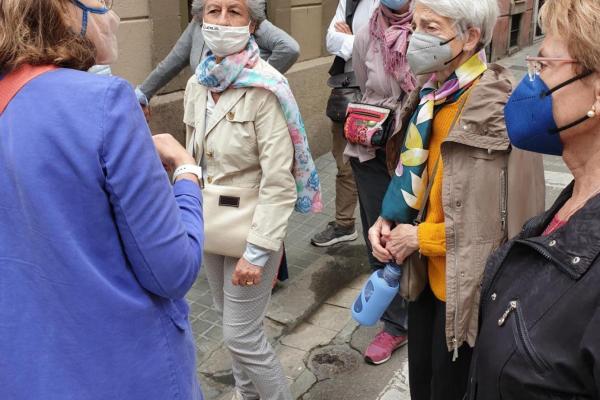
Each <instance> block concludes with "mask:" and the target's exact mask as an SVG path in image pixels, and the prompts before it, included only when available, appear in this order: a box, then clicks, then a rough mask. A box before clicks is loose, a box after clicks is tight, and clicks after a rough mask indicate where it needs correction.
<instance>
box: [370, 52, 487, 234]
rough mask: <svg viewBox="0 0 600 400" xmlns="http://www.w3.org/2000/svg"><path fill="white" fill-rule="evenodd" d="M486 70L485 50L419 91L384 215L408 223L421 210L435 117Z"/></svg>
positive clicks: (387, 193) (385, 204) (386, 195)
mask: <svg viewBox="0 0 600 400" xmlns="http://www.w3.org/2000/svg"><path fill="white" fill-rule="evenodd" d="M486 70H487V65H486V63H485V53H484V52H480V53H479V54H475V55H474V56H473V57H471V58H469V59H468V60H467V61H466V62H465V63H464V64H462V65H461V66H460V67H458V68H457V69H456V71H455V72H454V73H453V74H452V75H450V76H449V77H448V79H446V81H445V82H444V83H443V84H442V85H441V86H440V85H438V83H437V78H436V76H435V74H434V75H432V76H431V78H430V79H429V81H428V82H427V83H426V84H425V85H424V86H423V89H421V92H420V98H421V100H420V102H419V106H418V107H417V110H416V111H415V113H414V114H413V116H412V117H411V119H410V122H409V124H408V129H407V131H406V137H405V139H404V145H403V146H402V151H401V154H400V161H399V163H398V166H397V167H396V173H395V174H394V176H393V177H392V181H391V182H390V185H389V186H388V190H387V192H386V194H385V197H384V200H383V204H382V208H381V216H382V217H383V218H385V219H387V220H390V221H395V222H397V223H404V224H409V223H412V222H413V221H414V219H415V218H416V216H417V214H418V212H419V210H420V209H421V206H422V202H423V197H424V195H425V191H426V188H427V183H428V181H429V176H428V172H427V160H428V158H429V150H428V149H429V142H430V139H431V134H432V127H433V118H434V117H435V113H436V111H437V110H438V109H440V108H441V107H442V106H443V105H444V104H448V103H453V102H455V101H456V100H458V99H459V98H460V96H462V94H463V93H464V92H465V91H466V90H467V89H468V88H469V87H471V85H472V84H473V82H475V81H476V80H477V78H479V77H480V76H481V75H482V74H483V73H484V72H485V71H486Z"/></svg>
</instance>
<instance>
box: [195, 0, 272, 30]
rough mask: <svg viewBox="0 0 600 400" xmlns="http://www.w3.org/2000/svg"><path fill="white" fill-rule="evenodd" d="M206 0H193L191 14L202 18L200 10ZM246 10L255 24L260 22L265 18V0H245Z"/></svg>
mask: <svg viewBox="0 0 600 400" xmlns="http://www.w3.org/2000/svg"><path fill="white" fill-rule="evenodd" d="M205 2H206V0H194V2H193V3H192V15H193V16H194V17H197V18H200V19H201V18H202V10H203V9H204V3H205ZM246 4H247V5H248V10H249V11H250V20H251V21H252V22H255V23H256V24H260V23H261V22H263V21H264V20H265V19H267V14H266V11H265V10H266V0H246Z"/></svg>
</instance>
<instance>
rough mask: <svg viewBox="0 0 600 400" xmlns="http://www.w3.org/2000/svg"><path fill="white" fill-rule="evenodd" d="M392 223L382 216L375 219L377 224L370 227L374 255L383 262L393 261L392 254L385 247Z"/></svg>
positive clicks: (370, 240)
mask: <svg viewBox="0 0 600 400" xmlns="http://www.w3.org/2000/svg"><path fill="white" fill-rule="evenodd" d="M391 229H392V223H391V222H390V221H388V220H385V219H383V218H381V217H379V218H378V219H377V221H375V224H374V225H373V226H372V227H371V229H369V242H371V248H372V249H373V255H374V256H375V258H376V259H378V260H379V261H381V262H382V263H387V262H390V261H392V254H391V253H390V252H389V251H388V250H387V249H386V248H385V245H386V243H387V241H388V240H389V238H390V232H391Z"/></svg>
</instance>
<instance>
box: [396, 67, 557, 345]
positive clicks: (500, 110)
mask: <svg viewBox="0 0 600 400" xmlns="http://www.w3.org/2000/svg"><path fill="white" fill-rule="evenodd" d="M512 87H513V85H512V76H511V74H510V73H509V72H508V71H507V70H506V69H504V68H503V67H500V66H498V65H490V66H489V69H488V71H487V72H485V73H484V75H483V76H482V78H481V79H480V81H479V82H478V83H477V85H476V86H475V87H474V88H473V91H472V92H471V95H470V97H469V99H468V100H467V102H466V103H465V106H464V109H463V112H462V116H461V117H460V119H459V120H458V121H457V123H456V125H455V126H454V128H453V130H452V131H451V132H450V133H449V135H448V137H447V138H446V140H445V141H444V142H443V143H442V160H443V163H444V170H443V178H442V179H443V180H442V203H443V209H444V216H445V224H446V340H447V345H448V349H449V350H455V349H458V347H460V346H461V345H462V344H463V343H465V342H466V343H468V344H469V345H470V346H471V347H472V346H474V345H475V339H476V337H477V331H478V317H479V297H480V291H481V281H482V277H483V272H484V269H485V264H486V260H487V258H488V257H489V255H490V254H491V253H492V251H494V250H495V249H496V248H498V247H499V246H500V245H501V244H502V243H504V242H505V241H506V240H507V239H508V238H510V237H513V236H515V235H516V234H517V233H519V232H520V230H521V227H522V225H523V224H524V223H525V221H526V220H527V219H529V218H531V217H533V216H535V215H537V214H539V213H540V212H542V211H543V210H544V200H545V183H544V169H543V164H542V157H541V155H539V154H533V153H528V152H524V151H522V150H518V149H515V148H512V147H511V146H510V142H509V139H508V135H507V133H506V125H505V122H504V105H505V104H506V102H507V101H508V98H509V97H510V94H511V93H512ZM418 93H419V89H417V90H416V91H415V92H413V93H412V95H411V96H410V98H409V99H408V100H407V101H406V102H405V104H404V106H403V107H402V109H401V112H400V114H401V119H402V124H403V125H404V126H406V123H407V121H408V119H409V118H410V116H411V115H412V113H413V112H414V110H415V109H416V107H417V104H418V101H419V97H418V96H419V95H418ZM396 132H397V134H396V135H394V136H393V137H392V138H391V139H390V141H389V142H388V145H387V149H386V151H387V160H388V169H389V171H390V174H392V173H393V171H394V169H395V168H396V165H397V163H398V159H399V156H400V149H401V146H402V142H403V139H404V138H403V134H400V132H403V130H402V128H401V127H400V128H399V129H397V130H396Z"/></svg>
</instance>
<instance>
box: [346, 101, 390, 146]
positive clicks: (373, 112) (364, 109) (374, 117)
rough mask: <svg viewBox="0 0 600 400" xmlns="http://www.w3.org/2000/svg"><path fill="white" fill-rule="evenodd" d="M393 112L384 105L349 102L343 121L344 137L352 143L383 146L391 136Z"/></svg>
mask: <svg viewBox="0 0 600 400" xmlns="http://www.w3.org/2000/svg"><path fill="white" fill-rule="evenodd" d="M395 120H396V118H395V116H394V112H393V111H392V110H391V109H389V108H385V107H379V106H372V105H370V104H361V103H350V104H349V105H348V109H347V111H346V120H345V121H344V137H345V138H346V140H347V141H348V142H350V143H352V144H360V145H361V146H365V147H383V146H385V144H386V143H387V141H388V139H389V138H390V136H392V134H393V131H394V126H395Z"/></svg>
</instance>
